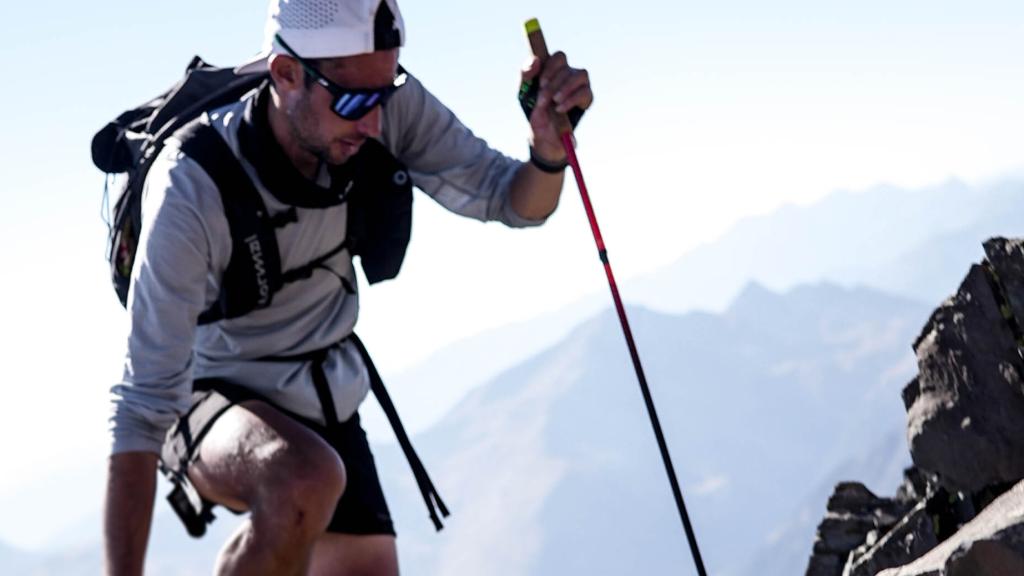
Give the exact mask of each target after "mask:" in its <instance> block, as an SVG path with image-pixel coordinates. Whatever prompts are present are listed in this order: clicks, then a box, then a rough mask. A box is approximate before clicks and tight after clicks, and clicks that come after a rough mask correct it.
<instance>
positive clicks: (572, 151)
mask: <svg viewBox="0 0 1024 576" xmlns="http://www.w3.org/2000/svg"><path fill="white" fill-rule="evenodd" d="M562 145H563V146H564V147H565V152H566V154H567V155H568V157H569V165H570V166H572V171H573V174H574V175H575V176H576V185H577V186H578V187H579V190H580V197H581V198H582V199H583V208H584V209H585V210H586V212H587V219H588V220H590V229H591V231H592V232H593V233H594V242H596V243H597V252H598V256H599V257H600V258H601V263H602V264H604V272H605V275H606V276H607V277H608V287H609V288H611V291H612V299H613V300H614V301H615V311H616V312H617V313H618V315H619V323H620V324H622V332H623V334H624V335H625V336H626V345H627V346H628V347H629V356H630V358H632V360H633V369H634V370H635V371H636V377H637V380H639V381H640V392H641V393H642V394H643V397H644V403H645V404H646V405H647V415H648V416H650V419H651V427H652V428H654V436H655V438H657V440H658V449H659V450H660V451H661V460H662V462H664V464H665V472H666V473H667V474H668V480H669V483H670V484H671V485H672V496H673V497H674V498H675V501H676V508H677V509H678V510H679V517H680V519H681V520H682V521H683V529H684V530H685V531H686V539H687V541H688V542H689V543H690V553H691V554H692V555H693V562H694V564H696V566H697V574H698V575H699V576H707V571H706V570H705V569H704V560H703V558H701V555H700V548H699V547H698V546H697V536H696V534H695V533H694V530H693V525H692V524H691V523H690V515H689V514H688V513H687V512H686V503H685V502H683V491H682V489H681V488H680V487H679V480H678V479H677V478H676V472H675V468H674V467H673V466H672V457H671V456H670V455H669V452H668V444H667V443H666V442H665V435H664V433H662V431H661V422H660V421H659V420H658V412H657V410H655V408H654V399H653V398H652V397H651V390H650V388H649V387H648V386H647V377H646V376H644V369H643V366H641V364H640V354H639V353H638V352H637V349H636V342H635V341H634V340H633V331H632V330H631V329H630V327H629V319H628V318H627V317H626V308H625V307H624V306H623V305H622V298H621V297H620V296H619V288H618V285H617V284H616V283H615V275H614V274H612V265H611V263H610V262H609V261H608V250H607V249H606V248H605V245H604V239H603V238H602V237H601V229H600V227H598V225H597V216H596V215H595V214H594V207H593V205H592V204H591V203H590V194H589V193H588V192H587V185H586V183H585V182H584V181H583V171H582V170H581V169H580V163H579V159H578V158H577V157H576V147H575V145H574V144H573V136H572V133H571V132H566V133H563V134H562Z"/></svg>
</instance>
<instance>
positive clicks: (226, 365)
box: [104, 0, 593, 575]
mask: <svg viewBox="0 0 1024 576" xmlns="http://www.w3.org/2000/svg"><path fill="white" fill-rule="evenodd" d="M404 36H405V31H404V24H403V21H402V18H401V14H400V13H399V10H398V6H397V4H396V3H395V1H394V0H337V1H334V2H322V1H317V0H279V1H272V2H271V10H270V17H269V21H268V25H267V38H266V43H265V48H266V49H265V51H264V53H263V54H262V55H261V56H260V57H259V58H257V59H256V60H254V61H253V62H251V63H249V64H248V65H246V66H243V67H242V68H240V69H239V71H240V72H269V81H268V82H267V83H265V84H264V85H263V86H262V87H261V88H259V89H258V90H256V91H254V92H253V93H251V94H249V95H247V96H246V97H245V98H243V100H242V101H240V102H238V103H236V104H231V105H229V106H227V107H224V108H221V109H218V110H215V111H213V112H211V113H210V114H208V115H207V116H205V117H204V118H203V119H202V122H201V124H203V125H205V126H207V127H210V126H212V127H213V129H215V130H216V132H217V134H218V135H219V137H220V138H221V139H223V142H225V143H227V145H228V147H229V148H230V150H231V153H232V154H233V155H234V157H236V158H237V160H238V163H239V164H240V165H241V166H242V167H243V168H244V171H245V175H246V176H248V179H251V181H252V184H253V185H254V186H255V188H256V189H257V190H258V192H259V195H260V197H261V198H262V201H263V203H264V204H265V207H266V210H267V211H269V212H270V213H271V214H273V215H274V218H275V219H276V221H279V222H278V223H277V224H275V227H276V228H275V231H276V232H275V235H276V243H277V246H278V247H279V254H278V255H269V256H275V257H276V256H279V257H280V266H281V268H282V269H285V270H287V269H290V268H295V267H300V268H302V267H303V265H306V266H305V267H304V272H303V273H302V274H297V275H295V276H296V277H295V278H293V280H295V281H294V282H291V283H287V284H285V285H283V286H282V287H280V289H279V290H278V291H276V292H275V293H273V294H272V295H270V294H265V293H261V295H262V296H267V300H268V302H269V303H268V304H267V305H266V306H264V307H261V308H258V309H255V310H252V311H251V312H248V313H246V314H243V315H240V316H237V317H231V316H230V315H223V314H222V315H220V316H219V317H214V318H213V319H212V320H211V319H210V318H208V317H207V318H206V320H205V321H204V317H205V314H207V313H208V311H209V310H211V306H214V307H215V305H216V303H217V302H218V301H219V300H218V299H219V298H221V297H222V296H223V294H222V290H221V288H222V287H223V286H224V285H225V284H226V283H227V282H228V279H227V277H226V275H225V271H226V270H230V269H231V266H232V262H233V258H234V256H235V254H233V244H232V234H233V233H234V232H235V231H233V230H232V229H231V223H230V222H229V219H228V217H227V216H226V210H229V209H231V206H230V205H228V204H229V203H227V202H222V200H221V195H220V193H219V192H218V188H217V187H216V186H215V185H214V183H213V180H212V179H211V176H210V174H208V173H207V172H206V171H204V169H203V168H202V167H201V166H200V163H199V162H197V160H196V158H193V157H190V155H189V152H188V151H189V150H190V149H189V148H187V145H186V144H185V142H186V141H187V139H188V137H187V136H186V135H180V136H178V138H177V141H175V140H174V139H172V140H170V141H168V144H167V145H166V147H165V148H164V150H163V151H162V152H161V154H160V156H159V157H158V158H157V159H156V160H155V162H154V164H153V166H152V168H151V170H150V172H149V174H148V177H147V181H146V193H145V194H146V195H145V199H144V201H143V207H142V210H143V219H142V221H143V228H142V231H141V234H140V240H139V246H138V251H137V256H136V261H135V265H134V268H133V272H132V290H131V293H130V295H129V302H128V310H129V315H130V319H131V325H130V333H129V340H128V347H127V348H128V349H127V354H126V363H125V372H124V379H123V382H121V383H120V384H118V385H117V386H115V387H114V388H113V393H114V415H113V416H112V418H111V422H112V434H113V450H112V452H113V454H112V456H111V458H110V465H109V477H108V485H107V496H106V510H105V531H104V536H105V543H106V569H107V573H108V574H110V575H127V574H141V572H142V568H143V565H144V557H145V549H146V544H147V540H148V532H149V525H150V520H151V516H152V510H153V501H154V490H155V470H156V468H157V464H158V461H159V460H160V459H161V458H162V464H163V466H164V467H165V468H167V469H170V470H171V471H172V472H178V473H180V475H181V476H182V478H183V479H184V480H183V482H185V483H187V484H189V485H190V486H191V487H194V489H195V490H196V491H197V492H198V494H199V495H200V496H201V497H202V498H203V499H204V500H206V501H208V502H211V503H216V504H219V505H223V506H225V507H227V508H229V509H231V510H234V511H239V512H241V511H248V512H249V513H250V515H249V517H248V518H247V520H246V521H245V522H244V523H243V524H242V526H241V528H240V529H239V530H238V532H237V533H236V534H235V535H234V536H233V537H232V538H231V539H230V540H229V541H228V542H227V543H226V545H225V546H224V548H223V550H222V551H221V554H220V557H219V558H218V562H217V567H216V571H217V573H218V574H245V575H257V574H274V575H291V574H295V575H299V574H381V575H389V574H397V573H398V565H397V558H396V553H395V536H394V534H395V533H394V528H393V526H392V523H391V519H390V515H389V513H388V510H387V506H386V504H385V502H384V498H383V495H382V494H381V489H380V484H379V482H378V480H377V474H376V470H375V468H374V464H373V459H372V456H371V455H370V452H369V448H368V446H367V444H366V439H365V435H364V434H363V431H362V429H361V428H360V425H359V419H358V412H357V409H358V406H359V404H360V402H361V401H362V400H363V398H364V397H365V396H366V393H367V390H368V389H369V388H370V380H371V374H373V373H374V372H373V369H372V367H369V368H368V358H367V357H366V355H365V352H364V351H363V350H362V346H361V344H359V343H358V340H357V339H356V338H355V337H354V336H353V335H352V331H353V327H354V325H355V321H356V315H357V310H358V291H357V290H356V279H355V271H354V269H353V264H352V254H351V253H350V252H351V251H350V250H349V249H348V247H347V246H346V244H345V243H344V242H343V243H342V244H340V245H339V244H338V239H339V238H342V237H345V234H346V232H345V225H346V224H345V223H346V217H347V216H348V213H347V210H349V209H350V206H349V203H348V202H346V201H345V198H346V195H347V194H348V192H349V190H350V189H352V188H353V186H355V187H356V188H357V189H358V188H359V187H360V185H361V184H362V183H363V182H364V180H362V179H361V178H362V174H363V173H364V172H366V170H367V169H366V167H365V166H364V165H365V164H366V163H367V162H368V161H367V160H366V158H368V157H369V156H368V154H369V152H371V151H374V150H377V152H374V153H375V154H378V155H380V154H381V152H380V151H379V150H378V148H379V149H380V150H384V151H385V152H384V156H387V157H388V158H391V156H393V157H394V158H396V159H397V160H398V161H400V162H401V163H402V164H403V165H404V166H405V167H407V169H408V174H409V175H411V177H412V181H413V183H415V184H416V186H417V187H418V188H420V189H422V190H423V191H425V192H426V193H427V194H429V195H430V196H432V197H433V198H434V200H436V201H438V202H439V203H441V204H442V205H444V206H445V207H446V208H448V209H450V210H452V211H453V212H456V213H459V214H461V215H464V216H468V217H472V218H477V219H481V220H499V221H502V222H504V223H505V224H507V225H509V226H532V225H538V224H541V223H542V222H543V221H544V219H545V218H546V217H547V216H548V215H550V214H551V213H552V212H553V211H554V209H555V207H556V205H557V203H558V198H559V194H560V191H561V188H562V184H563V170H564V168H565V152H564V151H563V149H562V146H561V142H560V139H559V137H558V134H557V133H556V130H555V128H554V122H553V120H552V114H553V111H556V112H559V113H564V112H566V111H569V110H571V109H574V108H579V109H586V108H587V107H589V105H590V104H591V102H592V100H593V96H592V92H591V89H590V84H589V79H588V77H587V74H586V72H585V71H583V70H579V69H573V68H570V67H569V66H568V65H567V61H566V58H565V56H564V55H563V54H556V55H554V56H553V57H552V58H551V59H550V60H549V61H548V62H547V63H546V64H545V65H544V66H543V67H542V66H541V65H540V63H539V62H537V61H534V62H533V63H532V64H531V65H530V66H529V68H528V69H527V70H524V71H523V79H524V81H536V80H538V79H539V85H540V91H539V94H538V96H537V101H536V106H535V108H534V111H533V113H532V114H531V116H530V127H531V129H532V133H533V135H532V142H531V150H530V154H531V161H530V162H527V163H521V162H517V161H515V160H512V159H510V158H507V157H505V156H502V155H501V154H499V153H498V152H496V151H494V150H491V149H490V148H488V147H487V145H486V143H484V142H483V141H482V140H480V139H478V138H476V137H475V136H473V135H472V133H471V132H469V131H468V130H467V129H466V128H465V127H464V126H463V125H462V124H461V123H459V121H458V120H457V119H456V118H455V116H454V115H452V113H451V112H450V111H448V110H447V109H446V108H444V107H443V105H441V104H440V102H438V101H437V100H436V99H435V98H434V97H433V96H432V95H431V94H430V93H429V92H428V91H427V90H426V89H425V88H424V87H423V86H422V84H420V82H419V81H418V80H417V79H416V78H414V77H412V76H411V75H406V74H405V73H404V71H402V70H401V68H400V67H399V66H398V55H399V47H400V46H401V45H402V43H403V41H404ZM403 82H404V85H403ZM381 101H386V104H385V105H384V106H382V105H381V104H380V102H381ZM377 141H379V142H381V143H383V146H380V145H379V144H376V142H377ZM192 154H193V155H194V156H197V157H198V156H200V154H197V153H194V152H193V153H192ZM200 160H202V158H200ZM396 174H398V173H396ZM281 215H286V216H287V217H286V218H283V219H282V218H280V216H281ZM348 222H349V224H351V223H352V220H348ZM402 250H404V245H403V247H402ZM251 256H252V257H253V258H258V259H259V262H261V263H262V259H263V258H264V257H267V256H268V255H265V254H262V253H259V252H258V251H256V252H253V254H251ZM310 264H315V265H310ZM271 296H272V297H271ZM183 417H184V418H183ZM161 452H162V456H161V455H160V454H161ZM169 454H171V455H183V457H182V460H181V462H183V463H184V464H182V465H181V468H180V469H175V467H176V466H178V464H179V463H177V462H175V461H174V460H175V458H173V457H170V456H168V455H169Z"/></svg>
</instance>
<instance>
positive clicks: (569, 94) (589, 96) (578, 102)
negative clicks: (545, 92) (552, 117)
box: [552, 70, 594, 112]
mask: <svg viewBox="0 0 1024 576" xmlns="http://www.w3.org/2000/svg"><path fill="white" fill-rule="evenodd" d="M552 100H553V101H554V103H555V109H556V110H558V111H559V112H567V111H569V110H571V109H573V108H576V107H579V108H581V109H583V110H586V109H587V108H590V105H591V104H592V103H593V102H594V93H593V91H592V90H591V88H590V77H589V75H588V74H587V71H586V70H577V71H576V72H575V73H574V74H572V76H570V77H569V78H568V79H567V80H566V81H565V83H564V84H563V85H562V86H561V87H560V88H559V89H558V91H556V92H555V93H554V95H552Z"/></svg>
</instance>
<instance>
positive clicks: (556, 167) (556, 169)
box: [530, 146, 569, 174]
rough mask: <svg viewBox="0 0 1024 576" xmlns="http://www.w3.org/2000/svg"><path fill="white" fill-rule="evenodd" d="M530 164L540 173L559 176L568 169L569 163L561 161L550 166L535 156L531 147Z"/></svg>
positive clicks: (549, 163)
mask: <svg viewBox="0 0 1024 576" xmlns="http://www.w3.org/2000/svg"><path fill="white" fill-rule="evenodd" d="M530 164H533V165H534V166H536V167H537V169H538V170H540V171H541V172H547V173H548V174H561V173H562V172H564V171H565V169H566V168H568V167H569V162H568V161H566V160H563V161H562V162H561V163H559V164H552V163H551V162H548V161H547V160H545V159H543V158H541V157H540V156H537V153H536V152H534V150H533V146H530Z"/></svg>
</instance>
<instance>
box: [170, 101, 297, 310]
mask: <svg viewBox="0 0 1024 576" xmlns="http://www.w3.org/2000/svg"><path fill="white" fill-rule="evenodd" d="M179 137H180V138H181V141H182V145H181V151H182V152H184V153H185V155H186V156H188V157H189V158H191V159H193V160H194V161H195V162H196V163H198V164H199V165H200V166H201V167H202V168H203V170H204V171H205V172H206V173H207V175H209V176H210V178H211V179H212V180H213V183H214V185H216V186H217V190H218V191H219V192H220V197H221V201H222V202H223V204H224V214H225V216H226V217H227V220H228V227H229V228H230V230H231V246H232V248H231V260H230V262H229V263H228V267H227V270H225V271H224V277H223V278H222V280H221V285H220V295H219V296H218V298H217V301H216V302H215V303H214V304H213V306H211V307H210V309H209V310H207V311H205V312H203V313H202V314H201V315H200V316H199V323H200V324H208V323H210V322H216V321H217V320H222V319H225V318H236V317H238V316H242V315H244V314H246V313H248V312H251V311H252V310H255V309H257V308H265V307H266V306H269V305H270V302H271V300H272V298H273V295H274V292H276V291H277V290H278V289H280V287H281V284H282V283H281V258H280V254H279V253H278V247H277V237H276V235H275V233H274V226H273V224H272V223H271V222H270V216H269V214H268V212H267V207H266V205H265V204H264V203H263V199H262V198H261V197H260V194H259V191H257V190H256V187H255V186H254V185H253V183H252V180H251V179H250V178H249V175H248V174H246V172H245V169H243V168H242V165H241V163H239V161H238V158H236V157H235V154H234V153H233V152H232V151H231V148H229V147H228V145H227V142H225V141H224V139H223V138H222V137H221V135H220V134H218V133H217V130H216V129H215V128H213V127H212V126H210V125H209V124H206V123H204V122H200V121H196V122H193V123H192V124H190V125H188V126H186V127H185V128H184V129H183V130H182V131H181V132H179ZM229 292H230V297H228V296H229V294H228V293H229Z"/></svg>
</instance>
